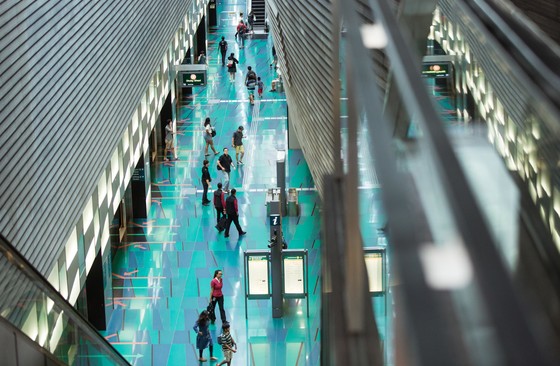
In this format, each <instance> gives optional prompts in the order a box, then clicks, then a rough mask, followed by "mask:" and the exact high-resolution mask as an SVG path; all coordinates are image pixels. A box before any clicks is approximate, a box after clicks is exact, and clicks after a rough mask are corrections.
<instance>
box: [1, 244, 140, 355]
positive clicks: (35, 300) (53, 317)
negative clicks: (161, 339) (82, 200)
mask: <svg viewBox="0 0 560 366" xmlns="http://www.w3.org/2000/svg"><path fill="white" fill-rule="evenodd" d="M0 276H1V278H2V281H1V282H0V294H2V296H1V297H0V339H1V340H2V341H3V347H2V350H3V352H2V361H1V362H0V363H1V364H2V365H3V366H34V365H84V366H86V365H87V366H90V365H91V366H97V365H99V366H103V365H122V366H125V365H129V363H128V362H127V361H126V360H125V359H124V358H123V357H122V356H121V355H120V354H119V353H118V352H117V351H116V350H115V349H114V348H113V347H112V346H111V345H110V344H109V343H108V342H107V341H106V340H105V339H104V338H103V337H102V336H101V335H100V334H99V333H98V332H97V330H96V329H95V328H94V327H93V326H92V325H91V324H90V323H89V322H88V321H87V320H86V319H85V318H84V317H82V315H81V314H80V313H78V312H77V311H76V309H74V307H73V306H72V305H71V304H70V303H68V302H67V301H66V300H65V299H64V298H63V297H62V296H61V295H60V294H59V293H58V292H57V291H56V290H55V289H54V288H53V287H52V286H51V285H50V283H49V282H48V281H47V280H46V279H45V278H44V277H42V276H41V275H40V274H39V272H37V270H36V269H35V268H34V267H33V266H32V265H31V264H30V263H29V262H27V260H26V259H25V258H23V257H22V256H21V255H20V254H19V252H17V250H16V249H15V248H14V247H13V246H12V245H10V243H9V242H8V241H7V240H6V239H5V238H4V237H3V236H1V235H0Z"/></svg>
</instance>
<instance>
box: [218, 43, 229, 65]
mask: <svg viewBox="0 0 560 366" xmlns="http://www.w3.org/2000/svg"><path fill="white" fill-rule="evenodd" d="M227 46H228V44H227V42H226V39H225V37H222V40H221V41H220V43H218V50H220V53H221V54H222V66H225V65H226V52H227Z"/></svg>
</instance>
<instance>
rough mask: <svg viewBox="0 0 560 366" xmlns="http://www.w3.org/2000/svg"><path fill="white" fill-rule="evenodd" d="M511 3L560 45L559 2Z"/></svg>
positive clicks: (522, 0)
mask: <svg viewBox="0 0 560 366" xmlns="http://www.w3.org/2000/svg"><path fill="white" fill-rule="evenodd" d="M511 2H512V3H513V4H514V5H515V6H517V7H518V8H519V9H520V10H521V11H522V12H523V14H525V15H526V16H528V17H529V18H530V19H531V20H532V21H533V22H535V24H537V25H538V26H539V27H540V28H541V29H542V30H543V31H544V32H545V33H546V34H548V36H549V37H550V38H552V39H553V40H554V41H556V43H558V44H560V1H558V0H511Z"/></svg>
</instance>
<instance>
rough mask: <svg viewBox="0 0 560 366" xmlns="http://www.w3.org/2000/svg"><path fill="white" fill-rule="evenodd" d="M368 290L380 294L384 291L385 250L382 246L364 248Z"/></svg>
mask: <svg viewBox="0 0 560 366" xmlns="http://www.w3.org/2000/svg"><path fill="white" fill-rule="evenodd" d="M364 259H365V262H366V268H367V274H368V282H369V292H371V293H374V294H380V293H383V292H384V291H385V283H384V282H385V280H384V279H385V266H384V263H385V250H384V249H383V248H364Z"/></svg>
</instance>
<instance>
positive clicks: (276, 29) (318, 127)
mask: <svg viewBox="0 0 560 366" xmlns="http://www.w3.org/2000/svg"><path fill="white" fill-rule="evenodd" d="M266 4H267V14H268V19H269V22H270V25H271V33H272V35H273V37H274V38H273V39H274V45H275V47H276V52H277V54H278V60H279V63H278V65H279V68H280V71H281V73H282V76H283V80H284V85H285V90H286V98H287V100H288V107H289V109H290V123H291V124H292V126H293V127H294V130H295V132H296V134H297V138H298V140H299V142H300V143H301V146H302V149H303V152H304V154H305V158H306V160H307V161H308V163H309V169H310V170H311V173H312V175H313V179H314V181H315V184H316V186H317V188H318V190H319V192H320V193H321V194H322V189H321V188H322V184H323V176H324V175H325V174H331V173H332V172H333V171H334V167H335V163H334V162H335V158H338V159H340V155H339V156H338V157H336V156H335V155H334V146H337V145H338V146H339V142H337V140H336V139H339V137H337V134H338V136H339V135H340V132H339V131H338V129H335V122H334V121H335V116H336V117H337V118H338V112H337V111H338V110H339V109H338V103H340V102H339V100H338V96H337V95H338V94H337V93H333V91H334V90H338V89H340V85H339V82H338V69H339V60H338V50H337V43H335V37H334V35H333V32H334V29H333V19H332V18H333V17H332V14H331V13H332V6H331V4H330V2H329V1H324V0H319V1H316V0H302V1H291V0H267V3H266Z"/></svg>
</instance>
